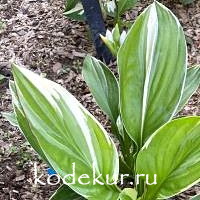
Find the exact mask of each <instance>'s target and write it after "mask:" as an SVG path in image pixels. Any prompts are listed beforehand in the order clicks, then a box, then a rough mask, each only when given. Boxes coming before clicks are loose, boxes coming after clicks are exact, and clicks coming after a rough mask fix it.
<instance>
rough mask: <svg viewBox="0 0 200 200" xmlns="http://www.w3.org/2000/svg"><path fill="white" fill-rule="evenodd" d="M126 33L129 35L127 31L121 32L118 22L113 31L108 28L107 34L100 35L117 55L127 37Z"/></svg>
mask: <svg viewBox="0 0 200 200" xmlns="http://www.w3.org/2000/svg"><path fill="white" fill-rule="evenodd" d="M126 35H127V33H126V31H122V33H120V30H119V26H118V24H116V26H115V27H114V29H113V30H112V32H111V31H110V30H109V29H107V31H106V35H105V36H103V35H100V36H101V39H102V40H103V42H104V43H105V44H106V46H107V47H108V48H109V50H110V51H111V53H112V54H113V55H114V56H117V53H118V51H119V48H120V47H121V46H122V44H123V43H124V41H125V39H126Z"/></svg>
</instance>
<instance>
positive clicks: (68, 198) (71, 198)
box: [50, 185, 84, 200]
mask: <svg viewBox="0 0 200 200" xmlns="http://www.w3.org/2000/svg"><path fill="white" fill-rule="evenodd" d="M50 200H84V198H83V197H81V196H80V195H79V194H77V193H75V192H74V191H73V190H71V189H70V187H69V186H67V185H62V186H60V188H58V190H57V191H56V192H55V193H54V194H53V196H52V197H51V198H50Z"/></svg>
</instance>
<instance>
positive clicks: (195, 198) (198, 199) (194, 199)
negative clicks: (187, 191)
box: [190, 194, 200, 200]
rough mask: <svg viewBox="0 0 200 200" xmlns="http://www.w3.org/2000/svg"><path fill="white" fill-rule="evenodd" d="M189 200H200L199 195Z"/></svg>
mask: <svg viewBox="0 0 200 200" xmlns="http://www.w3.org/2000/svg"><path fill="white" fill-rule="evenodd" d="M190 200H200V194H199V195H197V196H194V197H192V198H191V199H190Z"/></svg>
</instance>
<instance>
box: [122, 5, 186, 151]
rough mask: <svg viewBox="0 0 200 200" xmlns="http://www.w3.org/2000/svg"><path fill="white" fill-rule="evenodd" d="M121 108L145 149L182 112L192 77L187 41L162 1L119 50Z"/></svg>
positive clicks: (138, 22)
mask: <svg viewBox="0 0 200 200" xmlns="http://www.w3.org/2000/svg"><path fill="white" fill-rule="evenodd" d="M118 66H119V73H120V109H121V114H122V120H123V122H124V125H125V128H126V130H127V132H128V134H129V135H130V137H131V138H132V139H133V140H134V141H135V142H136V143H137V145H138V146H139V147H141V146H142V144H143V143H144V142H145V141H146V140H147V139H148V138H149V136H150V135H151V134H152V133H153V132H154V131H155V130H157V129H158V128H159V127H160V126H162V125H163V124H164V123H166V122H167V121H169V120H170V119H171V118H172V117H173V115H174V113H175V112H176V110H177V107H178V103H179V101H180V98H181V95H182V92H183V87H184V83H185V75H186V70H187V67H186V42H185V37H184V32H183V30H182V28H181V25H180V24H179V22H178V20H177V18H176V17H175V16H174V15H173V14H172V13H171V11H170V10H168V9H167V8H166V7H164V6H163V5H162V4H160V3H158V2H154V3H153V4H152V5H151V6H149V7H148V8H147V9H146V10H145V11H144V12H143V13H142V14H141V15H140V16H139V17H138V19H137V20H136V22H135V24H134V25H133V27H132V28H131V30H130V32H129V34H128V36H127V38H126V40H125V42H124V44H123V45H122V47H121V48H120V50H119V54H118Z"/></svg>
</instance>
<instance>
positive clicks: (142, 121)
mask: <svg viewBox="0 0 200 200" xmlns="http://www.w3.org/2000/svg"><path fill="white" fill-rule="evenodd" d="M117 62H118V71H119V80H118V79H117V78H116V77H115V76H114V75H113V73H112V72H111V71H110V70H109V69H108V67H107V66H106V65H104V64H103V63H102V62H100V61H98V60H97V59H95V58H93V57H90V56H88V57H87V58H86V59H85V62H84V67H83V76H84V78H85V81H86V82H87V84H88V86H89V87H90V90H91V92H92V94H93V96H94V98H95V99H96V102H97V103H98V105H99V106H100V107H101V108H102V110H103V111H104V112H105V113H106V114H107V116H108V117H109V119H110V121H111V124H112V132H113V134H114V135H115V137H116V138H117V139H118V141H119V142H118V143H119V144H120V150H119V151H117V150H116V147H115V144H114V142H113V141H112V139H111V137H110V136H109V135H108V133H107V132H106V130H105V129H104V128H103V126H102V125H101V124H100V123H99V122H98V121H97V120H96V119H95V118H94V116H92V115H91V114H90V113H89V112H88V111H87V110H86V109H85V108H84V107H83V106H82V105H81V104H80V103H79V102H78V101H77V100H76V99H75V97H73V96H72V95H71V94H70V93H69V92H68V91H66V90H65V89H64V88H63V87H61V86H60V85H58V84H56V83H54V82H52V81H50V80H47V79H45V78H42V77H40V76H39V75H36V74H34V73H33V72H31V71H29V70H27V69H25V68H22V67H18V66H16V65H14V66H13V76H14V82H11V83H10V89H11V93H12V98H13V107H14V111H15V117H16V119H17V123H18V126H19V128H20V130H21V131H22V132H23V134H24V135H25V137H26V138H27V140H28V141H29V143H30V144H31V145H32V147H33V148H34V149H35V151H36V152H37V153H38V154H39V155H40V156H41V157H42V158H43V160H44V161H46V162H47V163H48V165H49V166H51V167H52V168H53V169H54V170H55V171H56V172H57V174H58V175H59V176H60V177H61V178H62V179H65V182H64V181H63V183H64V185H63V186H61V187H60V188H59V189H58V191H57V192H56V193H55V194H54V195H53V196H52V198H51V199H52V200H61V199H74V200H75V199H89V200H101V199H106V200H119V199H120V200H127V199H128V200H136V199H137V200H156V199H167V198H169V197H172V196H174V195H176V194H179V193H180V192H183V191H185V190H186V189H187V188H189V187H191V186H192V185H194V184H196V183H197V182H198V181H199V180H200V148H199V146H200V117H198V116H192V117H183V118H176V119H174V118H175V116H176V114H177V113H178V111H179V110H180V109H181V108H182V107H183V106H184V104H185V103H186V102H187V101H188V99H189V98H190V96H191V95H192V94H193V93H194V91H195V90H196V89H197V88H198V86H199V83H200V68H199V67H194V68H190V69H188V70H187V50H186V42H185V37H184V33H183V30H182V28H181V25H180V23H179V22H178V20H177V18H176V17H175V16H174V15H173V14H172V13H171V11H170V10H168V9H167V8H166V7H164V6H163V5H162V4H160V3H158V2H154V3H153V4H152V5H150V6H149V7H148V8H147V9H146V10H145V11H144V12H143V13H142V14H141V15H140V16H139V17H138V18H137V20H136V22H135V24H134V25H133V27H132V28H131V30H130V31H129V33H128V36H127V37H126V40H125V42H124V43H123V45H122V46H121V48H120V50H119V53H118V55H117ZM74 164H75V165H76V168H75V169H74V168H73V167H74ZM68 174H71V175H72V174H73V175H74V176H73V178H72V176H66V175H68ZM122 174H123V176H122ZM127 174H129V175H128V176H127ZM124 175H126V176H124ZM119 177H120V178H119ZM124 179H126V181H127V182H129V185H131V187H130V188H125V189H123V190H122V189H121V188H123V187H124V186H125V185H126V184H124V185H123V186H122V185H120V184H122V182H123V181H124Z"/></svg>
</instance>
